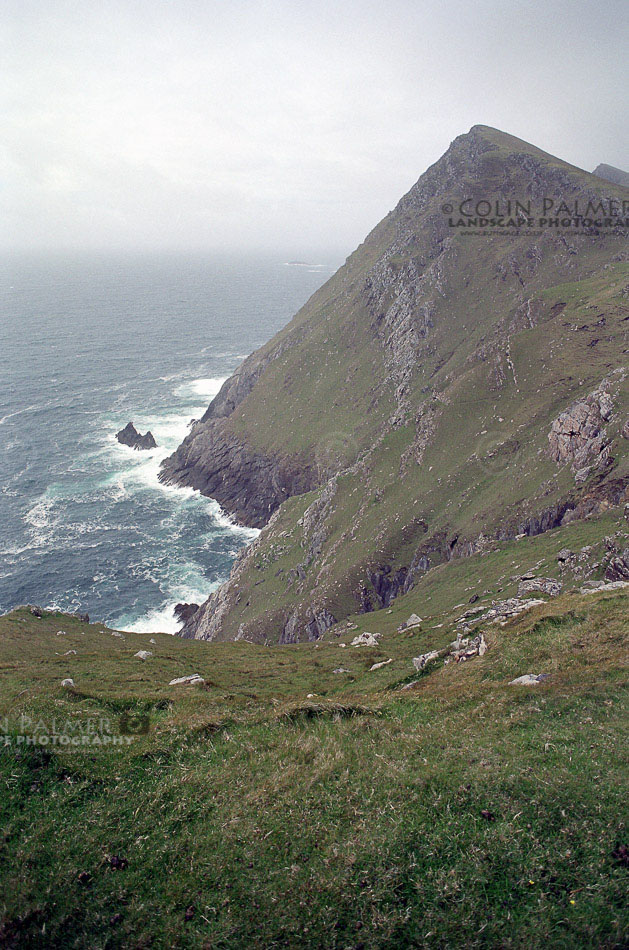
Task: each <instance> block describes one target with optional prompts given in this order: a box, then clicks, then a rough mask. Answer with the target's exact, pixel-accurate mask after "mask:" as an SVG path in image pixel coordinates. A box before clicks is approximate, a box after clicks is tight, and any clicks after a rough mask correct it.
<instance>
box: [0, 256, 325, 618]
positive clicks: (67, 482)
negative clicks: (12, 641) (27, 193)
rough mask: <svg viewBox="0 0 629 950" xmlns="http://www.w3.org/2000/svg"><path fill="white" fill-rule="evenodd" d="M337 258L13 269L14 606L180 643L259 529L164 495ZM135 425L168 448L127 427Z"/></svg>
mask: <svg viewBox="0 0 629 950" xmlns="http://www.w3.org/2000/svg"><path fill="white" fill-rule="evenodd" d="M337 266H338V261H335V260H325V259H324V260H323V261H321V260H317V259H316V258H315V259H313V261H312V262H311V263H309V262H308V261H304V262H292V261H290V260H288V259H287V256H286V255H280V254H275V255H273V254H258V255H250V256H249V255H216V254H210V255H203V254H186V255H183V254H177V255H164V254H160V255H157V254H153V255H130V254H112V253H108V254H95V253H94V254H87V253H86V254H73V255H69V254H45V255H44V254H38V255H35V254H30V255H26V254H22V255H16V254H14V255H11V256H10V257H7V258H5V259H4V260H3V261H2V262H1V266H0V613H4V612H6V611H9V610H11V609H12V608H14V607H16V606H17V605H20V604H36V605H39V606H41V607H44V608H48V609H56V610H64V611H71V612H87V613H89V615H90V618H91V619H93V620H97V621H99V622H102V623H106V624H109V625H110V626H112V627H114V628H117V629H120V630H129V631H137V632H147V631H155V632H157V631H163V632H168V633H175V632H176V631H177V629H178V623H177V621H176V618H175V616H174V613H173V607H174V605H175V604H176V603H178V602H196V603H199V602H201V601H202V600H204V599H205V598H206V597H207V596H208V594H210V593H211V591H212V590H214V589H215V588H216V587H217V586H218V585H219V584H220V583H222V582H223V581H224V580H225V579H226V578H227V577H228V575H229V571H230V568H231V565H232V563H233V561H234V558H235V557H236V555H237V554H238V552H239V550H240V549H241V548H242V547H243V545H246V544H248V543H249V542H250V541H251V539H252V538H253V537H255V535H256V534H257V532H256V531H255V530H253V529H247V528H243V527H239V526H238V525H236V524H234V523H233V522H232V521H231V520H230V518H229V517H228V516H227V514H226V513H225V512H224V511H222V510H221V508H220V506H219V505H218V503H217V502H216V501H214V500H213V499H211V498H206V497H203V496H202V495H200V494H199V493H198V492H195V491H193V490H192V489H187V488H174V487H166V486H164V485H161V484H160V482H159V481H158V478H157V475H158V471H159V467H160V463H161V462H162V460H163V459H164V458H166V456H168V455H169V454H170V453H171V452H173V451H174V449H176V448H177V446H178V445H179V443H180V442H181V440H182V439H183V438H184V437H185V435H186V433H187V431H188V427H189V425H190V422H191V420H193V419H195V418H199V417H200V416H201V415H202V414H203V413H204V412H205V410H206V408H207V406H208V404H209V403H210V401H211V400H212V398H213V397H214V396H215V395H216V393H217V392H218V390H219V388H220V386H221V385H222V383H223V381H224V380H225V379H226V378H227V377H228V376H229V375H230V374H231V373H232V372H233V371H234V370H235V369H236V368H237V366H238V365H239V364H240V363H241V362H242V360H243V359H244V358H245V357H246V356H247V355H248V354H249V353H251V352H252V351H253V350H255V349H256V348H257V347H259V346H260V345H262V344H263V343H265V342H266V341H267V340H268V339H270V337H272V336H273V334H274V333H275V332H276V331H277V330H279V329H280V328H281V327H282V326H284V325H285V324H286V323H287V322H288V320H289V319H290V318H291V316H292V315H293V314H294V313H295V312H296V311H297V310H298V309H299V307H300V306H301V305H302V304H303V303H305V301H306V300H307V299H308V298H309V297H310V295H311V294H312V293H313V292H314V291H315V290H316V289H317V288H318V287H319V286H320V285H321V284H322V283H323V282H324V281H325V280H327V278H328V277H329V276H330V275H331V274H332V272H333V271H334V270H335V269H336V267H337ZM130 421H132V422H133V423H134V425H135V426H136V428H137V429H138V430H139V431H140V432H142V433H144V432H145V431H146V430H147V429H150V431H151V432H152V433H153V435H154V437H155V439H156V442H157V446H158V447H157V448H156V449H154V450H152V451H148V452H146V451H137V450H134V449H131V448H127V447H125V446H123V445H120V444H119V443H118V442H117V440H116V437H115V434H116V432H117V431H118V430H120V429H121V428H122V427H123V426H124V425H126V423H127V422H130Z"/></svg>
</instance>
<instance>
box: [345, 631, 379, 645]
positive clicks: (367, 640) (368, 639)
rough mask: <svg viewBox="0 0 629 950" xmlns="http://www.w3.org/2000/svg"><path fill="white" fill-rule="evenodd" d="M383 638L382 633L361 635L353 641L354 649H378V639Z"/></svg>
mask: <svg viewBox="0 0 629 950" xmlns="http://www.w3.org/2000/svg"><path fill="white" fill-rule="evenodd" d="M381 636H382V634H381V633H368V632H367V631H365V632H364V633H361V634H359V635H358V636H357V637H354V639H353V640H352V646H353V647H377V646H378V639H379V638H380V637H381Z"/></svg>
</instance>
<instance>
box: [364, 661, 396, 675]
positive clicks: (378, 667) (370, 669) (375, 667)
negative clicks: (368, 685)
mask: <svg viewBox="0 0 629 950" xmlns="http://www.w3.org/2000/svg"><path fill="white" fill-rule="evenodd" d="M388 663H393V659H389V660H382V662H381V663H374V665H373V666H372V667H370V668H369V672H370V673H373V671H374V670H379V669H380V667H381V666H386V665H387V664H388Z"/></svg>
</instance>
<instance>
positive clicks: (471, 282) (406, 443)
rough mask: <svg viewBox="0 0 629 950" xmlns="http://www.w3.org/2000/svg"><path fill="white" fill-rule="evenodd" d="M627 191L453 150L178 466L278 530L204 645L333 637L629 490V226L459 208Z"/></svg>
mask: <svg viewBox="0 0 629 950" xmlns="http://www.w3.org/2000/svg"><path fill="white" fill-rule="evenodd" d="M609 197H612V198H614V200H615V201H616V202H617V207H618V208H621V207H622V201H623V200H624V201H627V199H628V197H629V193H628V192H627V190H626V189H623V188H622V187H621V186H619V185H615V184H613V183H610V182H605V181H603V180H602V179H600V178H597V177H596V176H594V175H590V174H588V173H587V172H584V171H581V170H580V169H577V168H575V167H574V166H571V165H568V164H567V163H565V162H562V161H560V160H559V159H557V158H554V157H553V156H550V155H548V154H546V153H544V152H542V151H541V150H539V149H537V148H535V147H534V146H531V145H529V144H527V143H525V142H522V141H521V140H519V139H515V138H513V137H512V136H509V135H505V134H504V133H501V132H498V131H497V130H495V129H489V128H487V127H483V126H476V127H474V128H473V129H472V130H471V131H470V132H469V133H468V134H467V135H464V136H460V137H459V138H458V139H456V140H455V141H454V142H453V144H452V146H451V147H450V149H449V150H448V152H447V153H446V154H445V155H444V156H443V157H442V158H441V159H440V160H439V161H438V162H437V163H436V164H435V165H433V166H432V167H431V168H430V169H428V171H427V172H426V173H425V174H424V175H422V177H421V178H420V179H419V181H418V182H417V184H416V185H415V186H414V187H413V188H412V189H411V190H410V192H409V193H408V194H407V195H406V196H405V197H404V198H403V199H402V200H401V201H400V203H399V204H398V206H397V207H396V208H395V209H394V210H393V211H392V212H391V213H390V214H389V215H388V216H387V217H386V218H385V219H384V220H383V221H382V222H381V223H380V224H379V225H378V226H377V227H376V228H375V229H374V231H373V232H372V233H371V234H370V235H369V236H368V238H367V239H366V241H365V242H364V244H362V245H361V246H360V247H359V248H358V249H357V250H356V251H355V252H354V254H353V255H352V256H351V257H350V258H349V259H348V261H347V262H346V264H345V265H344V266H343V267H342V268H341V269H340V270H339V271H338V272H337V274H336V275H335V276H334V277H333V278H332V279H331V280H330V281H329V282H328V283H327V284H326V285H325V286H324V287H322V288H321V289H320V290H319V291H318V292H317V293H316V294H315V295H314V296H313V297H312V299H311V300H310V301H309V302H308V303H307V304H306V306H305V307H304V308H303V309H302V310H301V311H300V313H298V314H297V316H296V317H295V318H294V320H293V321H292V322H291V323H290V324H289V325H288V326H287V327H286V329H285V330H283V331H282V332H281V333H280V334H279V335H278V336H277V337H275V338H274V339H273V340H271V341H270V342H269V343H268V344H267V345H266V346H265V347H263V348H262V349H261V350H260V351H258V352H257V353H254V354H253V355H252V356H251V357H249V359H248V360H247V361H245V363H244V364H243V366H242V367H241V369H240V370H239V371H238V373H237V374H236V375H235V376H234V377H232V378H231V379H230V380H228V382H227V383H226V384H225V386H224V387H223V390H222V392H221V393H220V394H219V396H218V397H217V398H216V400H215V401H214V402H213V403H212V404H211V405H210V407H209V409H208V411H207V413H206V415H205V416H204V418H203V420H201V421H200V422H199V423H197V424H196V425H195V426H193V428H192V430H191V433H190V435H189V436H188V438H187V439H186V440H185V442H184V443H183V444H182V446H180V448H179V449H178V451H177V452H176V453H175V455H174V456H172V457H171V459H170V460H168V461H167V463H166V466H165V469H164V473H163V477H164V478H165V479H167V480H170V481H174V482H178V483H181V484H191V485H194V486H195V487H197V488H200V489H201V490H202V491H205V492H207V493H208V494H211V495H214V496H215V497H216V498H218V500H219V501H221V503H222V504H224V505H225V507H226V508H227V510H229V511H230V512H231V513H232V514H234V515H235V516H236V517H238V518H240V519H241V520H243V521H246V522H247V523H250V524H255V525H258V526H260V525H266V527H265V528H264V530H263V532H262V534H261V536H260V538H259V539H258V541H257V542H256V543H255V544H254V545H253V546H252V547H251V548H250V549H248V550H247V552H246V553H245V554H244V555H243V557H242V558H241V559H240V560H239V561H238V563H237V564H236V566H235V568H234V571H233V574H232V577H231V579H230V582H229V583H228V584H227V585H225V586H224V587H223V588H222V589H221V590H220V591H219V592H217V593H216V594H214V595H212V597H211V598H210V599H209V601H208V602H207V603H206V604H205V605H203V607H202V609H201V610H200V611H199V612H198V613H197V614H196V615H195V617H194V618H193V619H192V620H191V622H190V623H189V624H188V625H187V627H186V630H185V635H186V636H191V637H198V638H204V639H234V638H237V637H239V638H243V637H244V638H245V639H250V640H256V641H258V642H263V641H265V640H267V639H269V640H274V641H279V642H284V643H286V642H294V641H298V640H304V639H316V638H317V637H319V636H321V634H322V633H323V632H324V631H325V630H326V629H328V628H329V627H330V626H331V625H333V624H334V623H335V622H338V621H340V620H343V619H345V618H346V617H347V616H348V615H351V614H354V613H356V612H359V611H363V612H364V611H371V610H377V609H379V608H382V607H388V606H389V604H390V603H391V602H392V601H393V600H394V599H395V598H396V597H398V596H400V595H403V594H404V593H406V592H408V590H410V589H411V588H412V587H413V586H414V585H415V584H416V583H417V582H418V580H419V579H420V578H421V577H422V576H423V574H425V573H426V571H429V570H432V569H433V568H434V567H435V566H438V565H439V564H443V563H445V562H447V561H448V560H450V559H451V558H458V557H460V556H467V555H468V554H470V553H472V552H474V551H475V550H478V549H479V548H481V547H483V545H488V544H489V545H491V544H494V543H501V542H502V541H505V540H508V539H510V538H513V537H515V536H516V535H518V534H522V533H524V534H527V535H535V534H537V533H538V532H540V531H543V530H546V529H547V528H549V527H553V526H557V525H559V524H562V523H563V524H566V523H568V522H569V521H570V520H571V519H573V518H581V517H583V516H585V515H587V514H589V513H591V512H592V511H594V510H602V509H603V508H604V507H605V506H606V505H609V504H612V505H618V504H621V503H622V502H623V501H624V500H628V496H627V466H628V461H627V449H628V448H629V427H628V426H627V419H628V416H629V389H628V377H627V372H626V367H627V351H628V347H627V327H628V322H627V321H628V320H629V306H628V304H627V294H628V282H627V263H626V259H627V251H626V247H627V244H626V238H627V229H626V227H622V226H620V225H618V226H615V227H608V226H602V227H596V226H588V227H585V228H584V227H563V226H562V227H555V226H548V227H546V226H544V227H541V228H537V229H535V228H533V229H531V228H528V227H522V228H520V229H513V228H511V229H509V228H507V229H506V231H505V229H504V228H493V229H492V228H491V227H489V228H486V229H485V231H486V232H489V233H483V234H478V233H473V232H474V229H470V228H462V227H450V218H452V216H453V215H452V214H451V213H450V212H449V211H448V210H447V209H455V211H454V219H455V221H456V220H457V219H458V218H459V217H460V216H459V215H458V214H457V212H456V208H457V206H458V205H459V204H460V202H461V201H462V200H463V199H470V200H471V201H472V204H475V203H476V202H478V201H489V202H490V203H491V204H492V205H495V203H496V202H497V201H499V202H501V203H502V207H503V208H504V207H506V202H507V201H508V200H511V201H514V200H516V199H517V200H519V201H520V202H526V201H530V202H531V207H532V209H533V213H534V214H535V213H539V209H540V208H542V207H543V201H544V199H550V200H553V201H554V202H555V207H557V205H558V202H559V201H560V200H563V201H564V202H566V203H568V204H570V206H572V207H573V206H574V202H575V201H578V202H579V203H580V207H581V209H585V208H586V206H587V202H595V203H597V202H599V201H601V200H603V199H607V198H609ZM466 207H468V206H466ZM483 207H484V206H483ZM444 209H445V210H444ZM619 220H624V219H619ZM476 231H478V229H476ZM470 232H472V233H470Z"/></svg>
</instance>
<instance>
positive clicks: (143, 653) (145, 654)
mask: <svg viewBox="0 0 629 950" xmlns="http://www.w3.org/2000/svg"><path fill="white" fill-rule="evenodd" d="M133 656H134V658H135V657H137V658H138V659H139V660H148V658H149V657H150V656H153V654H152V653H151V652H150V650H138V652H137V653H134V654H133Z"/></svg>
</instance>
